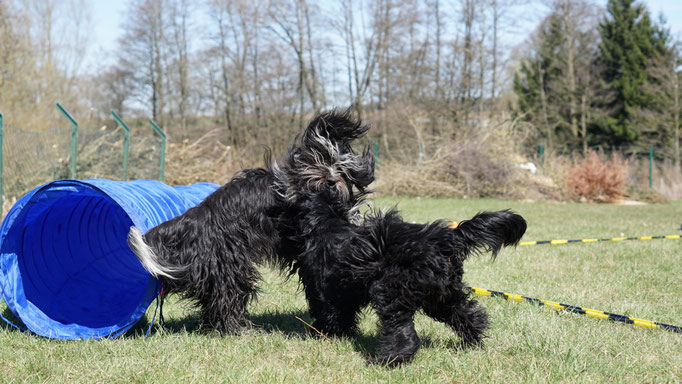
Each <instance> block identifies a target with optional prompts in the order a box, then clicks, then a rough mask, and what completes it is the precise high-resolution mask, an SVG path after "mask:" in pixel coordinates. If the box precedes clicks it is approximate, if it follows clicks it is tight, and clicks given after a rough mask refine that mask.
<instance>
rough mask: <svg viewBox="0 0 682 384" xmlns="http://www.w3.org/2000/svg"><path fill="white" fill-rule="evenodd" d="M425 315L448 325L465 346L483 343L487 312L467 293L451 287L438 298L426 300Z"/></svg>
mask: <svg viewBox="0 0 682 384" xmlns="http://www.w3.org/2000/svg"><path fill="white" fill-rule="evenodd" d="M423 309H424V313H426V315H427V316H429V317H431V318H433V319H435V320H437V321H440V322H443V323H445V324H447V325H449V326H450V327H451V328H452V329H453V330H454V331H455V332H457V334H458V335H459V336H460V337H461V338H462V342H463V344H464V345H465V346H477V345H478V346H480V345H482V344H483V333H484V332H485V330H486V329H487V328H488V314H487V313H486V311H485V309H484V308H483V307H481V306H480V305H479V304H478V303H477V302H476V301H475V300H473V299H470V298H469V294H467V293H465V292H463V291H462V290H460V289H454V288H453V289H452V290H451V291H450V292H449V294H447V295H446V296H445V297H441V298H440V299H434V300H431V301H427V303H426V304H425V305H424V307H423Z"/></svg>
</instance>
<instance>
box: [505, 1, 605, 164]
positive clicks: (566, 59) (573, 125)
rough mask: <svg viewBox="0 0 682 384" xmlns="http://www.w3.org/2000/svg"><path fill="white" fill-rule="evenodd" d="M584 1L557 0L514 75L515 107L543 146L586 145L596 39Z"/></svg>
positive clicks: (560, 148) (592, 19)
mask: <svg viewBox="0 0 682 384" xmlns="http://www.w3.org/2000/svg"><path fill="white" fill-rule="evenodd" d="M595 16H596V12H594V8H592V5H591V3H590V2H573V1H571V2H569V1H566V0H563V1H562V0H557V1H555V2H554V3H553V11H552V13H551V14H550V15H549V16H548V17H547V18H546V19H545V20H544V21H543V22H542V24H541V25H540V27H539V28H538V31H537V32H536V35H535V36H536V38H535V44H534V49H533V51H532V52H531V53H530V54H529V56H528V57H527V58H525V59H523V60H522V61H521V67H520V69H519V71H518V72H517V73H516V74H515V76H514V84H513V89H514V92H515V93H516V95H517V101H518V103H517V107H518V111H517V112H520V113H522V114H523V119H524V120H526V121H528V122H530V123H531V124H533V125H534V126H535V127H536V128H537V130H538V132H539V133H540V135H541V136H542V137H543V138H544V141H545V142H546V144H547V147H548V149H549V150H554V151H558V152H563V151H571V150H575V149H578V148H579V147H581V146H583V147H586V146H587V141H588V140H587V136H588V129H587V128H588V126H591V125H592V124H591V122H590V121H588V120H590V119H591V118H590V116H589V115H590V113H589V109H590V104H591V101H592V94H593V93H594V92H593V91H592V88H593V85H592V83H593V82H594V81H593V80H592V78H593V72H594V70H593V66H594V62H595V60H594V58H595V56H596V54H595V52H596V50H597V45H596V43H595V40H596V34H595V33H594V27H593V26H596V25H597V19H596V17H595Z"/></svg>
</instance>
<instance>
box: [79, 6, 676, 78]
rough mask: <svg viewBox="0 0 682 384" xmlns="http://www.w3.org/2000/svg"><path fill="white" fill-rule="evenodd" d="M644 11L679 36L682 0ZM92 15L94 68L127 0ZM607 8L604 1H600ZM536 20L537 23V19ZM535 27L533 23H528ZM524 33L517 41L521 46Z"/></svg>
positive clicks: (111, 42) (114, 38)
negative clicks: (664, 22) (663, 22)
mask: <svg viewBox="0 0 682 384" xmlns="http://www.w3.org/2000/svg"><path fill="white" fill-rule="evenodd" d="M644 3H645V4H646V6H647V8H648V9H649V11H650V12H651V14H652V16H653V18H654V19H655V20H657V19H658V15H659V14H662V15H663V16H665V18H666V20H667V25H668V27H669V28H670V29H671V32H672V34H673V36H679V37H682V1H681V0H645V1H644ZM90 4H91V11H92V16H93V24H94V34H93V36H92V41H93V43H92V45H91V47H92V48H91V49H90V51H89V53H88V58H87V59H86V63H87V64H86V67H88V66H91V67H92V66H93V65H94V63H96V62H101V60H100V58H101V55H102V53H103V52H112V51H113V50H115V49H117V47H118V38H119V37H120V36H121V35H122V34H123V29H122V28H121V23H122V22H123V20H124V17H125V10H126V6H127V4H128V1H123V0H116V1H111V0H90ZM603 4H604V5H606V1H605V0H604V1H603ZM538 21H539V20H538ZM530 24H531V25H537V24H536V23H530ZM530 32H531V31H527V32H525V33H523V34H521V36H523V38H520V39H519V43H521V42H522V41H523V40H524V39H525V38H526V34H528V33H530Z"/></svg>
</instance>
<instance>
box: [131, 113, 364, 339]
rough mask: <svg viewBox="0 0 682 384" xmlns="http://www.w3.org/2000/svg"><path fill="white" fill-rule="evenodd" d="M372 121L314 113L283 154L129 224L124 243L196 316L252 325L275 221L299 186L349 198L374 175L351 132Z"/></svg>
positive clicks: (222, 327) (213, 323) (214, 322)
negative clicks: (145, 223) (164, 216)
mask: <svg viewBox="0 0 682 384" xmlns="http://www.w3.org/2000/svg"><path fill="white" fill-rule="evenodd" d="M368 128H369V127H367V126H364V125H362V124H360V122H359V121H358V120H355V119H353V118H352V116H351V115H350V113H349V112H348V111H346V112H338V111H332V112H329V113H324V114H321V115H319V116H317V117H316V118H314V119H313V120H312V121H311V122H310V124H309V125H308V126H307V128H306V130H305V131H304V133H303V135H302V136H301V137H299V138H297V139H296V140H295V144H294V145H293V146H292V147H291V149H290V150H289V151H288V152H287V153H286V154H285V156H283V157H282V158H281V159H279V160H277V161H275V162H272V161H270V159H269V155H268V154H266V167H265V168H258V169H246V170H242V171H240V172H238V173H237V174H236V175H235V176H234V177H233V178H232V180H231V181H230V182H228V183H227V184H225V185H223V186H222V187H220V188H219V189H218V190H216V191H215V192H214V193H212V194H211V195H209V196H208V197H207V198H206V199H205V200H204V201H203V202H202V203H200V204H199V205H197V206H196V207H194V208H191V209H189V210H187V212H185V213H184V214H182V215H180V216H178V217H175V218H173V219H171V220H169V221H167V222H164V223H162V224H160V225H158V226H156V227H154V228H152V229H150V230H149V231H148V232H147V233H145V234H144V235H142V234H141V233H140V231H139V230H138V229H137V228H134V227H133V228H131V231H130V233H129V235H128V244H129V246H130V248H131V250H132V251H133V252H134V253H135V254H136V255H137V257H138V258H139V259H140V262H141V263H142V265H143V266H144V267H145V269H147V271H149V273H151V274H152V275H153V276H154V277H156V278H157V279H159V280H161V282H162V284H163V288H164V292H165V293H180V294H182V295H183V296H184V297H185V298H187V299H190V300H194V301H195V302H196V303H197V304H198V305H199V306H200V311H201V324H202V326H203V327H205V328H207V329H212V330H216V331H219V332H222V333H236V332H239V331H240V330H241V329H242V328H244V327H246V326H248V325H249V321H248V319H247V317H246V307H247V304H248V302H249V301H250V300H251V299H253V298H254V297H255V296H256V294H257V291H258V288H257V285H258V281H259V279H260V275H259V273H258V270H257V268H256V266H257V264H262V263H266V262H274V263H281V264H286V262H283V261H281V260H279V257H280V256H279V253H280V251H279V249H280V248H281V244H280V243H281V240H282V238H283V237H284V238H286V236H289V235H290V234H286V235H283V234H282V233H281V231H280V229H279V228H278V226H277V223H279V222H281V221H282V219H281V218H282V214H283V212H284V211H286V209H287V207H288V206H289V205H290V203H291V198H292V194H293V193H295V192H296V191H298V190H300V189H305V190H308V191H321V190H329V191H334V194H335V195H336V196H340V198H341V199H342V200H343V201H345V202H348V203H349V204H351V205H353V204H354V202H355V200H356V195H357V196H358V197H361V196H362V194H363V192H362V191H363V190H364V187H366V186H367V185H368V184H369V183H370V182H371V181H372V180H373V172H374V168H373V162H374V160H373V157H372V155H371V153H370V152H369V147H367V148H365V151H364V152H363V153H360V154H356V153H355V152H354V151H353V149H352V148H351V143H352V141H353V140H355V139H357V138H359V137H361V136H363V135H364V134H365V133H366V132H367V130H368Z"/></svg>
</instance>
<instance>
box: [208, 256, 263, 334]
mask: <svg viewBox="0 0 682 384" xmlns="http://www.w3.org/2000/svg"><path fill="white" fill-rule="evenodd" d="M207 267H208V268H212V272H213V274H212V275H211V279H204V280H202V284H201V287H200V288H199V287H197V288H199V289H201V290H200V291H198V292H195V294H196V296H195V297H198V301H199V304H200V305H201V323H202V326H204V327H206V328H208V329H213V330H216V331H218V332H220V333H223V334H234V333H239V332H240V331H241V330H242V329H244V328H247V327H249V326H250V325H251V322H250V321H249V320H248V318H247V305H248V303H249V301H251V300H252V299H254V298H255V297H256V294H257V293H258V286H257V283H258V281H259V279H260V274H259V273H258V270H257V269H256V266H255V265H254V264H253V263H251V261H250V260H239V261H237V260H236V259H235V260H233V261H232V263H229V264H228V263H224V264H217V265H212V266H207Z"/></svg>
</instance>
